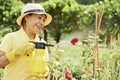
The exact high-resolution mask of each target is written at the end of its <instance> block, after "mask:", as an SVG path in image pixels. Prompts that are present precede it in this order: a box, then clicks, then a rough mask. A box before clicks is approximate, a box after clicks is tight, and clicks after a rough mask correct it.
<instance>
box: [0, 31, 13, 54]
mask: <svg viewBox="0 0 120 80" xmlns="http://www.w3.org/2000/svg"><path fill="white" fill-rule="evenodd" d="M11 48H12V35H11V33H9V34H7V35H5V37H4V38H3V39H2V42H1V44H0V50H2V51H5V52H9V51H10V50H11Z"/></svg>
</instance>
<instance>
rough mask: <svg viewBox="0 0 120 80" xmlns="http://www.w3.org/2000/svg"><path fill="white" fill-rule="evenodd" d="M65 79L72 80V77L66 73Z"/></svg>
mask: <svg viewBox="0 0 120 80" xmlns="http://www.w3.org/2000/svg"><path fill="white" fill-rule="evenodd" d="M65 78H66V79H67V80H72V76H71V75H70V73H69V72H65Z"/></svg>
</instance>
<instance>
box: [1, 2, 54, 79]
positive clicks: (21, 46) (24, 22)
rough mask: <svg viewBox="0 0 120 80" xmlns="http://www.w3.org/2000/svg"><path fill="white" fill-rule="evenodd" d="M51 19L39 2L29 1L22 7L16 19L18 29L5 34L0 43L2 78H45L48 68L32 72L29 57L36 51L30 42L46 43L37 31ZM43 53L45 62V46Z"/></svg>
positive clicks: (46, 52)
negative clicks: (43, 70) (44, 70)
mask: <svg viewBox="0 0 120 80" xmlns="http://www.w3.org/2000/svg"><path fill="white" fill-rule="evenodd" d="M51 20H52V17H51V15H50V14H48V13H46V12H45V10H44V8H43V7H42V6H41V5H40V4H37V3H29V4H26V5H25V6H24V7H23V9H22V11H21V15H20V16H19V17H18V19H17V24H18V25H19V26H20V29H19V30H18V31H16V32H12V33H8V34H7V35H5V37H4V38H3V40H2V42H1V44H0V68H2V67H5V74H4V78H3V80H13V79H14V80H44V79H45V77H46V76H47V74H48V71H49V70H47V71H46V72H44V73H40V72H39V73H36V74H35V75H34V74H33V72H32V69H31V67H32V63H31V62H32V61H31V57H32V55H33V54H35V53H36V52H35V44H33V43H31V41H35V42H44V43H46V42H45V41H44V40H43V39H41V40H40V39H39V36H38V33H39V31H40V30H42V29H43V28H44V26H46V25H48V24H49V23H50V22H51ZM44 54H45V55H44V56H43V57H44V64H47V61H48V51H47V47H45V52H44ZM37 57H38V56H37ZM39 59H41V58H39ZM35 63H36V62H35ZM42 63H43V62H42ZM41 66H43V65H41ZM46 66H48V65H45V66H43V67H42V68H43V69H44V68H45V67H46ZM42 68H40V69H42ZM16 74H17V75H16Z"/></svg>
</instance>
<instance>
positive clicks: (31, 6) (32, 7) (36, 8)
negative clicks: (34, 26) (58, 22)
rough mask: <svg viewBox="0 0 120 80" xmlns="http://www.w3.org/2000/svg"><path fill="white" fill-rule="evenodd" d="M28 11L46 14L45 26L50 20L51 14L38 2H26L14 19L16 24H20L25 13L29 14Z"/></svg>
mask: <svg viewBox="0 0 120 80" xmlns="http://www.w3.org/2000/svg"><path fill="white" fill-rule="evenodd" d="M30 13H34V14H45V15H46V16H47V17H46V20H45V26H46V25H48V24H49V23H50V22H51V20H52V17H51V15H50V14H48V13H46V12H45V10H44V8H43V7H42V6H41V5H40V4H38V3H28V4H26V5H25V6H24V8H23V9H22V11H21V15H20V16H19V17H18V18H17V20H16V21H17V24H18V25H20V26H21V22H22V19H23V18H24V17H25V16H26V15H27V14H30Z"/></svg>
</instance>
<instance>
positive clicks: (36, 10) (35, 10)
mask: <svg viewBox="0 0 120 80" xmlns="http://www.w3.org/2000/svg"><path fill="white" fill-rule="evenodd" d="M29 12H45V11H44V10H41V9H34V10H28V11H25V12H24V13H29Z"/></svg>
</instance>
